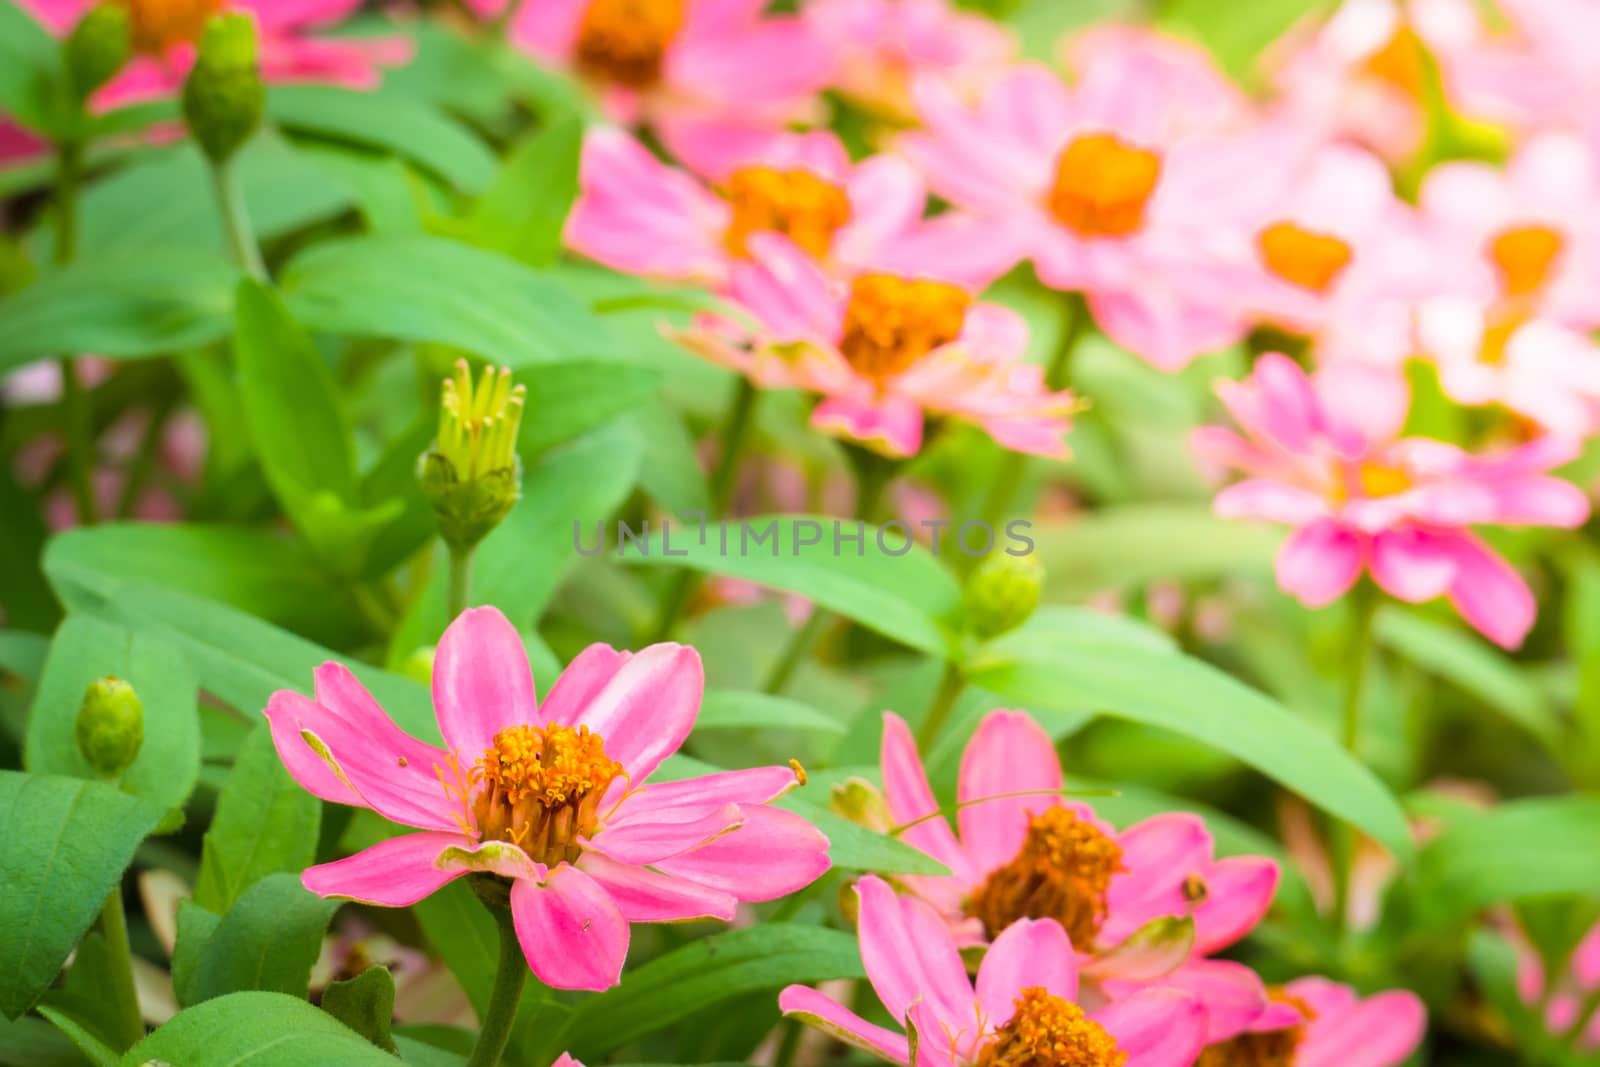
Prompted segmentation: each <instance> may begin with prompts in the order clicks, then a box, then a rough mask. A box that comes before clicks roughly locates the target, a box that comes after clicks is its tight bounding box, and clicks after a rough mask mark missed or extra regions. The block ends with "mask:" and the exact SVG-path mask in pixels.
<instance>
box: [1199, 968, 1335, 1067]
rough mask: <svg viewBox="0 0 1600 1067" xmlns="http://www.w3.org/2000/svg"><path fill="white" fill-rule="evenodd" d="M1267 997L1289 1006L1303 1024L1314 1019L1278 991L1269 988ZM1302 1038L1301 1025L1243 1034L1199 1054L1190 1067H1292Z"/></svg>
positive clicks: (1303, 1006)
mask: <svg viewBox="0 0 1600 1067" xmlns="http://www.w3.org/2000/svg"><path fill="white" fill-rule="evenodd" d="M1267 996H1268V998H1270V999H1272V1000H1275V1001H1278V1002H1279V1003H1282V1004H1290V1005H1292V1006H1293V1007H1294V1008H1295V1009H1296V1010H1298V1011H1299V1012H1300V1014H1301V1016H1302V1017H1303V1018H1304V1019H1305V1020H1306V1021H1307V1022H1309V1021H1310V1020H1312V1019H1314V1018H1316V1013H1315V1012H1313V1011H1312V1010H1311V1008H1310V1006H1309V1005H1307V1004H1306V1002H1305V1001H1303V1000H1301V999H1300V998H1298V997H1293V996H1290V995H1289V994H1287V993H1285V992H1284V991H1283V989H1282V987H1279V986H1272V987H1269V988H1268V990H1267ZM1305 1036H1306V1028H1305V1025H1304V1024H1298V1025H1295V1026H1286V1027H1284V1028H1283V1029H1282V1030H1261V1031H1257V1032H1254V1033H1251V1032H1248V1031H1247V1032H1245V1033H1242V1034H1239V1035H1238V1036H1236V1037H1232V1038H1229V1039H1228V1040H1227V1041H1222V1042H1219V1043H1218V1044H1215V1045H1212V1046H1210V1047H1209V1048H1206V1049H1205V1050H1203V1051H1202V1052H1201V1053H1200V1058H1199V1059H1198V1060H1196V1061H1195V1063H1194V1067H1293V1065H1294V1054H1295V1050H1296V1049H1298V1048H1299V1047H1300V1042H1301V1041H1302V1040H1304V1039H1305Z"/></svg>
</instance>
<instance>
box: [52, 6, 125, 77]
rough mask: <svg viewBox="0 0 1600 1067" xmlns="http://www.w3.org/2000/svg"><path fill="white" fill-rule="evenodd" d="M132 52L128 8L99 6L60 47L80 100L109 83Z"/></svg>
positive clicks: (74, 28)
mask: <svg viewBox="0 0 1600 1067" xmlns="http://www.w3.org/2000/svg"><path fill="white" fill-rule="evenodd" d="M132 52H133V24H132V22H131V21H130V20H129V18H128V10H127V8H124V7H121V6H120V5H117V4H100V5H99V6H98V7H95V8H92V9H91V10H90V11H89V13H88V14H86V15H84V16H83V18H81V19H79V20H78V24H77V25H76V26H74V27H73V28H72V32H71V33H69V34H68V35H67V39H66V41H65V42H64V43H63V44H62V55H63V57H64V58H65V60H66V64H67V78H68V80H69V81H70V82H71V84H72V91H73V92H74V93H75V94H77V97H78V99H79V100H87V99H88V98H89V94H90V93H92V92H94V91H95V90H96V89H98V88H100V87H101V86H102V85H104V84H105V83H106V82H108V81H110V80H111V79H112V78H113V77H114V76H115V75H116V73H117V72H118V71H119V70H121V69H122V67H123V64H125V63H127V62H128V56H129V55H131V54H132Z"/></svg>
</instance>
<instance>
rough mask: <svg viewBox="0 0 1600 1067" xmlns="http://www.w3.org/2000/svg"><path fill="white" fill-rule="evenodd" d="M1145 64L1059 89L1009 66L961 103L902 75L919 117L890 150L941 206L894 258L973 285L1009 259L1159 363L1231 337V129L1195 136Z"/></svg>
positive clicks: (1113, 68)
mask: <svg viewBox="0 0 1600 1067" xmlns="http://www.w3.org/2000/svg"><path fill="white" fill-rule="evenodd" d="M1147 74H1148V64H1145V63H1142V62H1134V61H1131V60H1130V61H1128V62H1124V63H1120V64H1114V65H1113V64H1096V65H1094V66H1091V67H1090V69H1089V71H1088V72H1087V75H1088V76H1086V77H1085V78H1084V79H1082V80H1080V81H1079V82H1078V83H1077V84H1076V85H1075V86H1074V87H1072V88H1071V89H1069V88H1068V87H1067V86H1066V85H1065V84H1064V83H1063V82H1062V81H1061V80H1060V79H1059V78H1058V77H1057V76H1056V75H1055V74H1054V73H1053V72H1052V71H1050V70H1049V69H1047V68H1045V67H1042V66H1037V65H1024V66H1020V67H1017V68H1014V69H1013V70H1012V71H1011V72H1009V73H1008V74H1006V75H1005V76H1003V77H1001V78H999V79H997V80H996V81H994V82H993V83H992V84H991V85H989V86H988V88H987V89H986V90H985V91H984V92H983V93H982V95H981V96H980V97H979V99H978V100H977V101H976V103H969V102H967V101H965V100H962V99H961V98H960V97H958V96H957V95H956V94H955V93H954V92H952V91H951V90H950V89H949V88H948V87H947V86H944V85H941V84H939V83H937V82H932V81H921V82H918V83H917V85H916V87H915V91H916V99H917V105H918V111H919V113H920V114H921V116H922V119H923V122H924V124H925V126H924V128H923V129H921V130H918V131H914V132H910V133H907V134H905V135H903V137H902V138H901V139H900V141H899V145H900V149H901V151H903V152H904V153H905V154H906V155H907V156H908V157H909V158H910V159H911V161H912V162H913V163H915V164H916V165H917V167H918V169H919V170H921V171H922V173H923V176H924V177H925V178H926V179H927V182H928V185H929V188H930V189H932V190H933V191H934V192H935V193H938V194H939V195H940V196H942V197H943V198H944V199H946V200H948V201H949V202H950V203H951V204H952V205H954V207H955V208H956V209H957V210H956V211H954V212H951V213H948V214H946V215H943V216H939V217H938V218H936V219H934V220H931V221H930V223H929V224H928V225H927V226H926V227H925V228H924V232H923V233H922V234H921V235H920V236H919V238H918V240H917V242H915V247H914V248H912V249H908V250H907V254H908V256H914V257H915V258H916V259H918V260H922V261H926V262H931V263H935V264H938V265H939V269H941V270H945V271H952V272H959V275H960V276H961V277H963V278H964V279H965V280H967V281H969V282H970V283H972V284H974V285H978V286H981V285H982V284H985V283H987V282H988V281H990V280H992V279H994V278H996V277H998V276H999V275H1001V274H1003V273H1005V272H1006V271H1007V270H1009V269H1010V268H1011V267H1012V266H1013V265H1015V264H1016V262H1017V261H1018V260H1020V259H1031V260H1033V263H1034V267H1035V269H1036V270H1037V272H1038V274H1039V277H1040V278H1041V279H1042V280H1043V281H1044V282H1045V284H1046V285H1049V286H1051V287H1052V288H1055V289H1061V290H1072V291H1079V292H1082V293H1083V294H1084V296H1085V298H1086V299H1087V300H1088V304H1089V308H1090V310H1091V312H1092V313H1093V315H1094V318H1095V321H1096V322H1097V323H1098V324H1099V325H1100V327H1101V328H1102V329H1103V330H1105V332H1106V333H1107V334H1108V335H1109V336H1110V337H1111V338H1112V340H1114V341H1116V342H1117V343H1118V344H1121V345H1123V346H1124V347H1126V348H1129V349H1131V350H1132V351H1133V352H1135V353H1137V354H1138V355H1140V356H1142V357H1143V358H1145V359H1146V360H1148V361H1150V362H1151V363H1153V364H1154V365H1156V366H1158V367H1161V368H1163V369H1168V370H1170V369H1176V368H1179V367H1182V366H1183V365H1184V364H1186V363H1188V362H1189V361H1190V360H1191V359H1193V358H1194V357H1195V356H1197V355H1199V354H1201V353H1203V352H1207V351H1212V350H1215V349H1219V348H1223V347H1225V346H1227V345H1230V344H1232V343H1234V342H1236V341H1237V340H1239V338H1240V337H1242V336H1243V334H1244V332H1245V324H1244V322H1243V320H1242V318H1241V316H1240V315H1239V314H1238V312H1237V309H1236V301H1235V300H1234V299H1233V294H1234V293H1235V292H1236V291H1237V287H1238V285H1239V284H1240V283H1241V281H1243V280H1244V279H1245V278H1247V277H1249V276H1250V274H1251V273H1252V272H1253V265H1252V264H1239V263H1236V262H1234V261H1233V258H1234V257H1233V255H1232V253H1233V252H1234V251H1235V250H1236V248H1237V245H1238V236H1237V233H1238V220H1237V216H1238V214H1239V211H1238V208H1239V206H1240V205H1239V204H1238V202H1237V199H1236V195H1237V194H1236V186H1237V182H1238V180H1239V178H1240V176H1241V172H1242V169H1243V168H1242V165H1241V163H1240V158H1239V155H1240V154H1239V153H1238V152H1237V151H1236V150H1234V148H1232V147H1231V146H1230V142H1231V141H1232V140H1233V139H1235V138H1236V137H1237V136H1239V135H1238V134H1235V133H1233V132H1231V131H1226V132H1224V131H1209V130H1205V131H1196V130H1194V129H1193V128H1192V127H1191V123H1192V121H1193V116H1192V114H1191V113H1190V112H1189V111H1187V110H1186V109H1185V108H1184V107H1183V106H1181V104H1180V102H1178V101H1177V100H1174V99H1173V98H1171V97H1168V96H1165V95H1163V94H1162V92H1161V83H1160V82H1159V80H1149V79H1148V78H1147Z"/></svg>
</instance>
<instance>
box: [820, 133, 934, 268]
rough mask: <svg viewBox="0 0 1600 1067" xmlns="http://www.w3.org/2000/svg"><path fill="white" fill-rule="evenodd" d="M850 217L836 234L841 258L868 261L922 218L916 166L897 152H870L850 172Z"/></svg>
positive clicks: (922, 193) (923, 196)
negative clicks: (876, 154) (878, 153)
mask: <svg viewBox="0 0 1600 1067" xmlns="http://www.w3.org/2000/svg"><path fill="white" fill-rule="evenodd" d="M847 192H848V194H849V197H850V221H849V223H847V224H846V225H845V226H844V227H843V228H842V229H841V230H840V231H839V233H838V235H837V237H836V238H835V249H834V251H835V254H836V255H837V256H838V257H839V258H840V259H841V260H842V261H844V262H847V263H860V264H868V263H871V262H873V257H874V255H876V254H877V252H878V251H879V250H880V249H883V248H884V247H885V246H886V245H888V244H889V243H890V242H892V241H896V240H898V239H899V237H900V236H901V235H902V234H904V233H905V232H906V231H907V230H909V229H910V228H911V227H913V226H914V225H916V224H917V222H918V221H919V220H920V219H921V218H922V209H923V205H924V201H925V200H926V199H927V193H926V191H925V190H924V189H923V186H922V179H921V178H920V177H918V176H917V172H916V170H915V169H914V168H913V167H912V166H911V164H909V163H907V162H906V161H905V160H903V159H901V158H900V157H898V156H889V155H881V156H873V157H871V158H869V159H865V160H863V161H862V162H861V163H860V165H858V166H857V167H856V168H855V170H854V172H853V173H852V174H851V175H850V178H849V184H848V186H847Z"/></svg>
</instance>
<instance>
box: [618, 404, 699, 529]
mask: <svg viewBox="0 0 1600 1067" xmlns="http://www.w3.org/2000/svg"><path fill="white" fill-rule="evenodd" d="M633 424H634V428H635V429H636V431H637V432H638V433H639V435H640V436H641V437H642V438H643V439H644V440H646V441H648V442H650V462H649V463H647V464H646V465H645V468H644V470H643V471H641V472H640V474H639V486H640V488H642V489H643V490H644V491H645V492H646V493H649V494H650V496H651V497H652V498H653V499H654V500H655V501H656V502H657V503H658V504H660V505H661V507H662V508H664V509H665V510H666V511H668V512H670V513H672V514H674V515H687V514H689V513H690V512H692V511H706V510H707V509H709V508H710V507H711V495H710V491H709V490H708V489H707V487H706V475H705V472H704V471H702V470H701V469H700V457H699V455H698V454H697V453H696V451H695V447H696V446H695V440H694V438H693V437H692V436H691V435H690V433H689V429H688V427H687V426H685V425H684V422H683V416H682V415H680V414H679V413H678V412H677V410H676V409H675V408H673V406H672V405H671V404H669V403H667V402H666V400H665V399H659V400H656V401H655V402H653V403H650V404H646V405H645V406H644V407H641V408H640V409H639V410H638V411H636V412H634V414H633Z"/></svg>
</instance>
